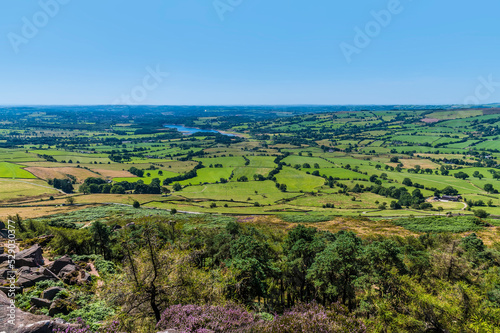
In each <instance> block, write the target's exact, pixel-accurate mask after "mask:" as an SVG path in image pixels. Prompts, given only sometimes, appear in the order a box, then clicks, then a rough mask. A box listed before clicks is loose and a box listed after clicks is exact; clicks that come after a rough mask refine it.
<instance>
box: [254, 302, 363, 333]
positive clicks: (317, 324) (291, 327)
mask: <svg viewBox="0 0 500 333" xmlns="http://www.w3.org/2000/svg"><path fill="white" fill-rule="evenodd" d="M255 326H257V327H256V329H254V330H251V331H250V332H261V333H271V332H272V333H306V332H307V333H308V332H352V333H364V332H366V327H365V325H364V324H363V322H362V321H361V320H358V319H356V318H355V317H354V315H352V314H350V313H349V312H348V311H347V309H346V308H345V307H343V306H341V305H339V304H334V305H333V306H332V308H331V309H327V308H324V307H323V306H321V305H318V304H315V303H313V304H303V305H298V306H296V307H294V308H293V309H291V310H290V311H287V312H285V313H284V314H283V315H282V316H279V317H276V318H275V319H274V320H273V321H271V322H262V323H259V324H257V325H255Z"/></svg>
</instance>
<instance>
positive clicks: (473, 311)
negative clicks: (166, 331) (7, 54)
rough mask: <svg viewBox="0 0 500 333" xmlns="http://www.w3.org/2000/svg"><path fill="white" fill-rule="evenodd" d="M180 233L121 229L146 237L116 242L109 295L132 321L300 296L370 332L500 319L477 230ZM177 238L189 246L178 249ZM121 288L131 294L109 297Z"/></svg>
mask: <svg viewBox="0 0 500 333" xmlns="http://www.w3.org/2000/svg"><path fill="white" fill-rule="evenodd" d="M182 230H183V229H182V226H179V225H177V226H175V227H174V228H171V224H170V223H169V224H167V223H163V224H162V223H158V222H154V223H151V221H150V222H148V223H147V224H141V225H138V226H136V227H134V228H132V229H131V230H126V233H127V234H129V235H130V236H132V235H134V234H140V235H142V237H140V238H139V239H137V240H136V241H135V242H133V243H130V245H126V247H124V248H122V249H121V251H120V252H121V253H122V256H123V258H124V261H123V264H124V271H125V272H126V274H124V275H122V276H121V280H120V282H119V283H114V284H113V287H114V288H117V289H116V290H114V291H113V292H112V293H111V294H110V295H108V296H109V298H110V299H113V300H114V302H118V304H117V305H120V306H123V307H124V308H122V311H128V310H129V309H133V308H134V307H137V309H140V311H132V312H130V313H133V316H137V317H139V318H137V317H135V318H133V320H134V321H137V322H141V323H142V324H144V322H143V321H140V318H143V317H144V316H148V315H149V316H151V317H152V318H153V319H154V321H153V323H152V325H154V324H155V323H156V322H159V321H160V320H161V315H160V314H161V310H162V309H165V308H166V307H168V306H169V305H172V304H190V303H191V304H193V303H194V304H197V303H198V302H201V303H203V304H206V302H208V303H212V304H220V303H222V302H223V300H222V299H221V297H223V298H226V299H229V300H232V301H234V302H238V303H241V304H243V305H246V306H250V307H254V308H257V309H260V311H262V310H264V311H267V312H271V313H274V312H278V313H281V312H282V311H284V310H285V309H287V308H291V307H293V306H294V305H296V304H300V303H306V302H313V301H316V302H318V303H320V304H323V305H326V306H329V305H331V304H334V303H341V304H343V305H345V306H346V307H347V309H348V310H349V312H350V313H351V314H353V315H355V316H356V317H357V318H358V319H360V320H363V321H364V323H365V325H366V326H367V330H368V331H379V330H378V329H376V328H377V327H378V328H380V327H383V328H384V331H388V332H407V331H416V332H420V331H426V330H429V329H430V330H432V331H441V332H447V331H449V332H455V331H457V332H459V331H473V327H475V326H473V325H484V326H483V327H490V328H493V327H498V325H500V316H499V315H500V296H499V295H500V287H499V284H498V282H500V279H499V277H498V275H495V274H496V273H495V272H497V271H498V270H499V269H500V253H499V252H498V249H497V250H494V249H488V248H487V247H486V246H485V245H484V243H483V242H482V241H481V239H480V238H478V237H477V235H475V234H470V235H468V236H466V237H463V238H457V237H450V236H449V235H443V236H442V235H423V236H420V237H418V238H415V237H407V238H401V237H399V238H381V237H378V238H377V237H369V238H368V239H365V240H363V239H361V238H359V237H358V236H356V235H355V234H353V233H352V232H345V231H341V232H339V233H336V234H333V233H330V232H325V231H320V230H317V229H315V228H308V227H305V226H302V225H299V226H297V227H295V228H293V229H291V230H290V231H289V232H288V234H287V235H286V236H285V237H284V238H280V237H279V236H277V235H273V234H271V233H269V232H264V231H259V230H257V229H254V228H251V227H250V228H249V227H243V226H242V225H239V224H237V223H234V222H229V223H228V224H226V225H225V227H221V228H216V229H214V228H206V229H204V230H203V231H199V230H197V229H194V230H193V229H188V230H190V231H182ZM95 232H97V231H95ZM99 233H102V234H103V236H99V237H101V238H98V239H100V240H99V241H98V242H97V244H96V246H97V247H98V248H100V247H104V249H103V251H104V252H103V253H110V251H111V250H110V248H112V244H113V243H114V242H117V241H118V239H119V238H118V239H117V240H116V241H113V238H114V237H113V236H111V237H109V238H108V237H107V236H106V235H107V234H108V232H107V231H105V230H101V231H99ZM115 237H116V236H115ZM121 237H124V236H121ZM174 242H175V243H177V244H178V245H177V246H175V247H174V246H171V245H169V244H172V243H174ZM162 244H163V245H162ZM181 244H183V245H182V248H189V252H188V253H184V254H182V253H181V252H179V251H178V250H177V248H180V247H181ZM111 252H112V251H111ZM195 272H197V273H195ZM473 276H475V277H476V278H474V279H471V277H473ZM195 277H196V278H195ZM489 279H494V281H490V282H489V283H486V282H487V281H488V280H489ZM201 281H203V282H201ZM221 281H222V284H221ZM195 286H196V287H195ZM124 289H125V290H127V295H128V296H127V298H121V297H115V296H114V295H116V294H118V293H123V292H124ZM209 291H210V292H209ZM146 300H147V302H146ZM394 318H397V320H394ZM130 320H132V319H130ZM317 320H320V319H317ZM276 332H281V331H276Z"/></svg>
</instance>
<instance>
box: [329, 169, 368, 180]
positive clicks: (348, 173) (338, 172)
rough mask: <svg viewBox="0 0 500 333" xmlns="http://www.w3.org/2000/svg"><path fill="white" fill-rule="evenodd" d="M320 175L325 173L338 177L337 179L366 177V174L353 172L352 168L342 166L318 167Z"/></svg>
mask: <svg viewBox="0 0 500 333" xmlns="http://www.w3.org/2000/svg"><path fill="white" fill-rule="evenodd" d="M319 174H320V175H322V176H323V175H326V176H327V177H330V176H331V177H333V178H339V179H368V178H370V177H369V176H367V175H363V174H360V173H358V172H354V171H352V170H347V169H342V168H332V169H320V170H319Z"/></svg>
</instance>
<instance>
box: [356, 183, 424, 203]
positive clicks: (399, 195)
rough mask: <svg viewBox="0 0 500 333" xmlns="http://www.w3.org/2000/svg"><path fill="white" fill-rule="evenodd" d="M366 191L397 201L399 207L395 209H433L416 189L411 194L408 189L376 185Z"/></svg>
mask: <svg viewBox="0 0 500 333" xmlns="http://www.w3.org/2000/svg"><path fill="white" fill-rule="evenodd" d="M360 188H361V187H360ZM365 190H366V191H370V192H372V193H375V194H378V195H381V196H384V197H389V198H393V199H397V200H398V201H397V204H398V206H395V207H399V208H401V207H412V208H414V209H427V208H431V207H432V205H431V204H429V203H426V202H425V198H424V196H423V194H422V192H421V191H420V190H419V189H415V190H414V191H413V192H412V193H411V194H410V193H409V192H408V190H407V189H406V187H400V188H397V187H395V186H391V187H389V188H385V187H383V186H381V185H376V186H373V187H370V188H365ZM395 209H396V208H395Z"/></svg>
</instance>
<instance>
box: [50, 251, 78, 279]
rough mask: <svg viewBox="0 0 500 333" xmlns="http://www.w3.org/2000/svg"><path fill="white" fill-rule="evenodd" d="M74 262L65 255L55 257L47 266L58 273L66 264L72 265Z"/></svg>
mask: <svg viewBox="0 0 500 333" xmlns="http://www.w3.org/2000/svg"><path fill="white" fill-rule="evenodd" d="M74 264H75V263H74V262H73V260H72V259H71V257H70V256H68V255H65V256H62V257H61V258H59V259H57V260H56V261H54V262H53V263H52V264H50V265H49V266H48V267H47V268H48V269H49V270H50V271H51V272H52V273H54V274H56V275H57V274H59V272H60V271H61V270H62V269H63V268H64V267H66V266H68V265H74Z"/></svg>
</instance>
